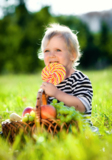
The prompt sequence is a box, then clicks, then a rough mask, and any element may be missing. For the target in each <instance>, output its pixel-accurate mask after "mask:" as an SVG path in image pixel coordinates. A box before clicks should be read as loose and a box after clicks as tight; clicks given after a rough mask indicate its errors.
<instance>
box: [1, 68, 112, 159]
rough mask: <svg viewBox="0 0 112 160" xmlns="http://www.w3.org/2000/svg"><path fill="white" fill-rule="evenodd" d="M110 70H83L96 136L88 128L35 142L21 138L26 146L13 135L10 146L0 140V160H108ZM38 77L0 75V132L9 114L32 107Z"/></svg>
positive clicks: (111, 126) (111, 104) (110, 142)
mask: <svg viewBox="0 0 112 160" xmlns="http://www.w3.org/2000/svg"><path fill="white" fill-rule="evenodd" d="M111 70H112V68H109V69H106V70H101V71H83V72H84V73H85V74H86V75H87V76H88V77H89V78H90V80H91V82H92V85H93V91H94V96H93V102H92V106H93V109H92V118H91V120H92V122H93V124H94V126H97V127H98V128H99V131H100V132H99V134H95V133H93V132H92V131H91V130H90V129H89V128H87V129H86V130H84V131H81V132H80V133H77V132H76V130H75V129H73V133H69V134H66V133H65V132H63V133H61V134H59V135H56V136H54V137H53V136H51V135H50V134H47V133H41V134H38V135H35V142H34V141H33V140H32V139H31V138H29V137H27V136H25V141H26V143H22V142H21V136H19V135H18V136H17V138H16V140H15V142H14V144H13V145H9V144H8V142H7V141H6V139H3V138H1V137H0V160H15V159H16V160H21V159H26V160H31V159H34V160H38V159H39V160H40V159H41V160H55V159H56V160H57V159H58V160H62V159H64V160H69V159H71V160H72V159H73V160H74V159H75V160H106V159H107V160H108V159H112V155H111V148H112V100H111V96H112V74H111V72H112V71H111ZM41 83H42V80H41V74H40V73H38V74H35V75H7V76H6V75H4V76H0V131H1V122H2V121H4V120H5V119H8V118H9V115H10V113H11V112H16V113H18V114H19V115H21V114H22V111H23V109H24V108H25V107H26V106H33V107H34V106H35V104H36V96H37V92H38V90H39V88H40V86H41Z"/></svg>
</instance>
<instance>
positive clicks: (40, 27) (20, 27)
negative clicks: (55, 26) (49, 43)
mask: <svg viewBox="0 0 112 160" xmlns="http://www.w3.org/2000/svg"><path fill="white" fill-rule="evenodd" d="M17 2H18V6H14V7H15V10H14V11H13V12H9V10H8V11H7V14H5V16H4V18H3V19H1V20H0V73H6V72H9V73H10V72H13V73H34V72H36V71H38V70H39V69H42V67H43V66H44V62H43V61H41V60H40V59H39V58H38V56H37V52H39V51H40V45H41V39H42V37H43V34H44V28H45V27H46V26H47V25H48V24H49V23H54V22H55V23H60V24H63V25H67V26H68V27H70V28H71V29H72V30H73V31H74V32H75V33H76V34H77V36H78V40H79V43H80V50H81V52H82V53H83V54H82V58H81V65H80V66H81V67H83V68H90V67H96V66H97V67H99V66H100V64H101V62H103V59H104V60H106V59H107V60H108V61H109V63H111V62H112V47H111V44H112V33H111V32H110V31H109V30H108V28H107V26H106V25H105V24H104V23H102V29H101V32H100V33H97V34H95V33H94V34H93V33H91V32H90V31H89V29H88V27H87V25H86V24H84V23H83V22H82V21H81V20H80V19H79V18H78V17H76V16H62V15H61V16H53V15H51V14H50V12H49V9H50V7H49V6H46V7H43V8H42V9H41V10H40V11H39V12H36V13H29V12H28V10H27V9H26V7H25V1H24V0H18V1H17ZM7 7H9V8H10V6H7ZM102 64H103V66H104V63H102Z"/></svg>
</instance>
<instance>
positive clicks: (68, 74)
mask: <svg viewBox="0 0 112 160" xmlns="http://www.w3.org/2000/svg"><path fill="white" fill-rule="evenodd" d="M74 72H75V69H73V68H71V69H70V70H66V77H65V79H66V78H68V77H70V76H71V74H72V73H74Z"/></svg>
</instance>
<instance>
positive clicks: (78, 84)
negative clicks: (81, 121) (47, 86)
mask: <svg viewBox="0 0 112 160" xmlns="http://www.w3.org/2000/svg"><path fill="white" fill-rule="evenodd" d="M57 88H58V89H60V90H61V91H63V92H65V93H67V94H69V95H72V96H76V97H77V98H79V99H80V101H81V102H82V103H83V104H84V106H85V108H86V111H85V113H84V117H90V116H91V111H92V97H93V89H92V85H91V82H90V80H89V78H88V77H87V76H86V75H84V74H83V73H82V72H81V71H78V70H76V71H75V72H74V73H73V74H71V76H70V77H68V78H66V79H65V80H64V81H62V82H61V83H60V84H58V85H57ZM53 99H54V97H49V98H48V104H49V103H51V102H52V100H53Z"/></svg>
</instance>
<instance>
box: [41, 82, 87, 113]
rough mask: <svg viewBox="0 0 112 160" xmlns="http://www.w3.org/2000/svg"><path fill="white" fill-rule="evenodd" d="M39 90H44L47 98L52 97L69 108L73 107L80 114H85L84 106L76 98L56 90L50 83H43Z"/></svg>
mask: <svg viewBox="0 0 112 160" xmlns="http://www.w3.org/2000/svg"><path fill="white" fill-rule="evenodd" d="M41 88H42V89H43V90H45V93H46V94H47V95H48V96H51V97H54V98H56V99H58V100H59V101H62V102H64V104H66V105H67V106H69V107H70V106H74V107H75V108H76V110H78V111H80V112H85V106H84V104H83V103H82V102H81V101H80V100H79V99H78V98H77V97H75V96H72V95H69V94H67V93H65V92H62V91H60V90H59V89H57V87H56V86H54V85H53V84H51V83H47V82H44V83H43V84H42V86H41Z"/></svg>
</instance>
